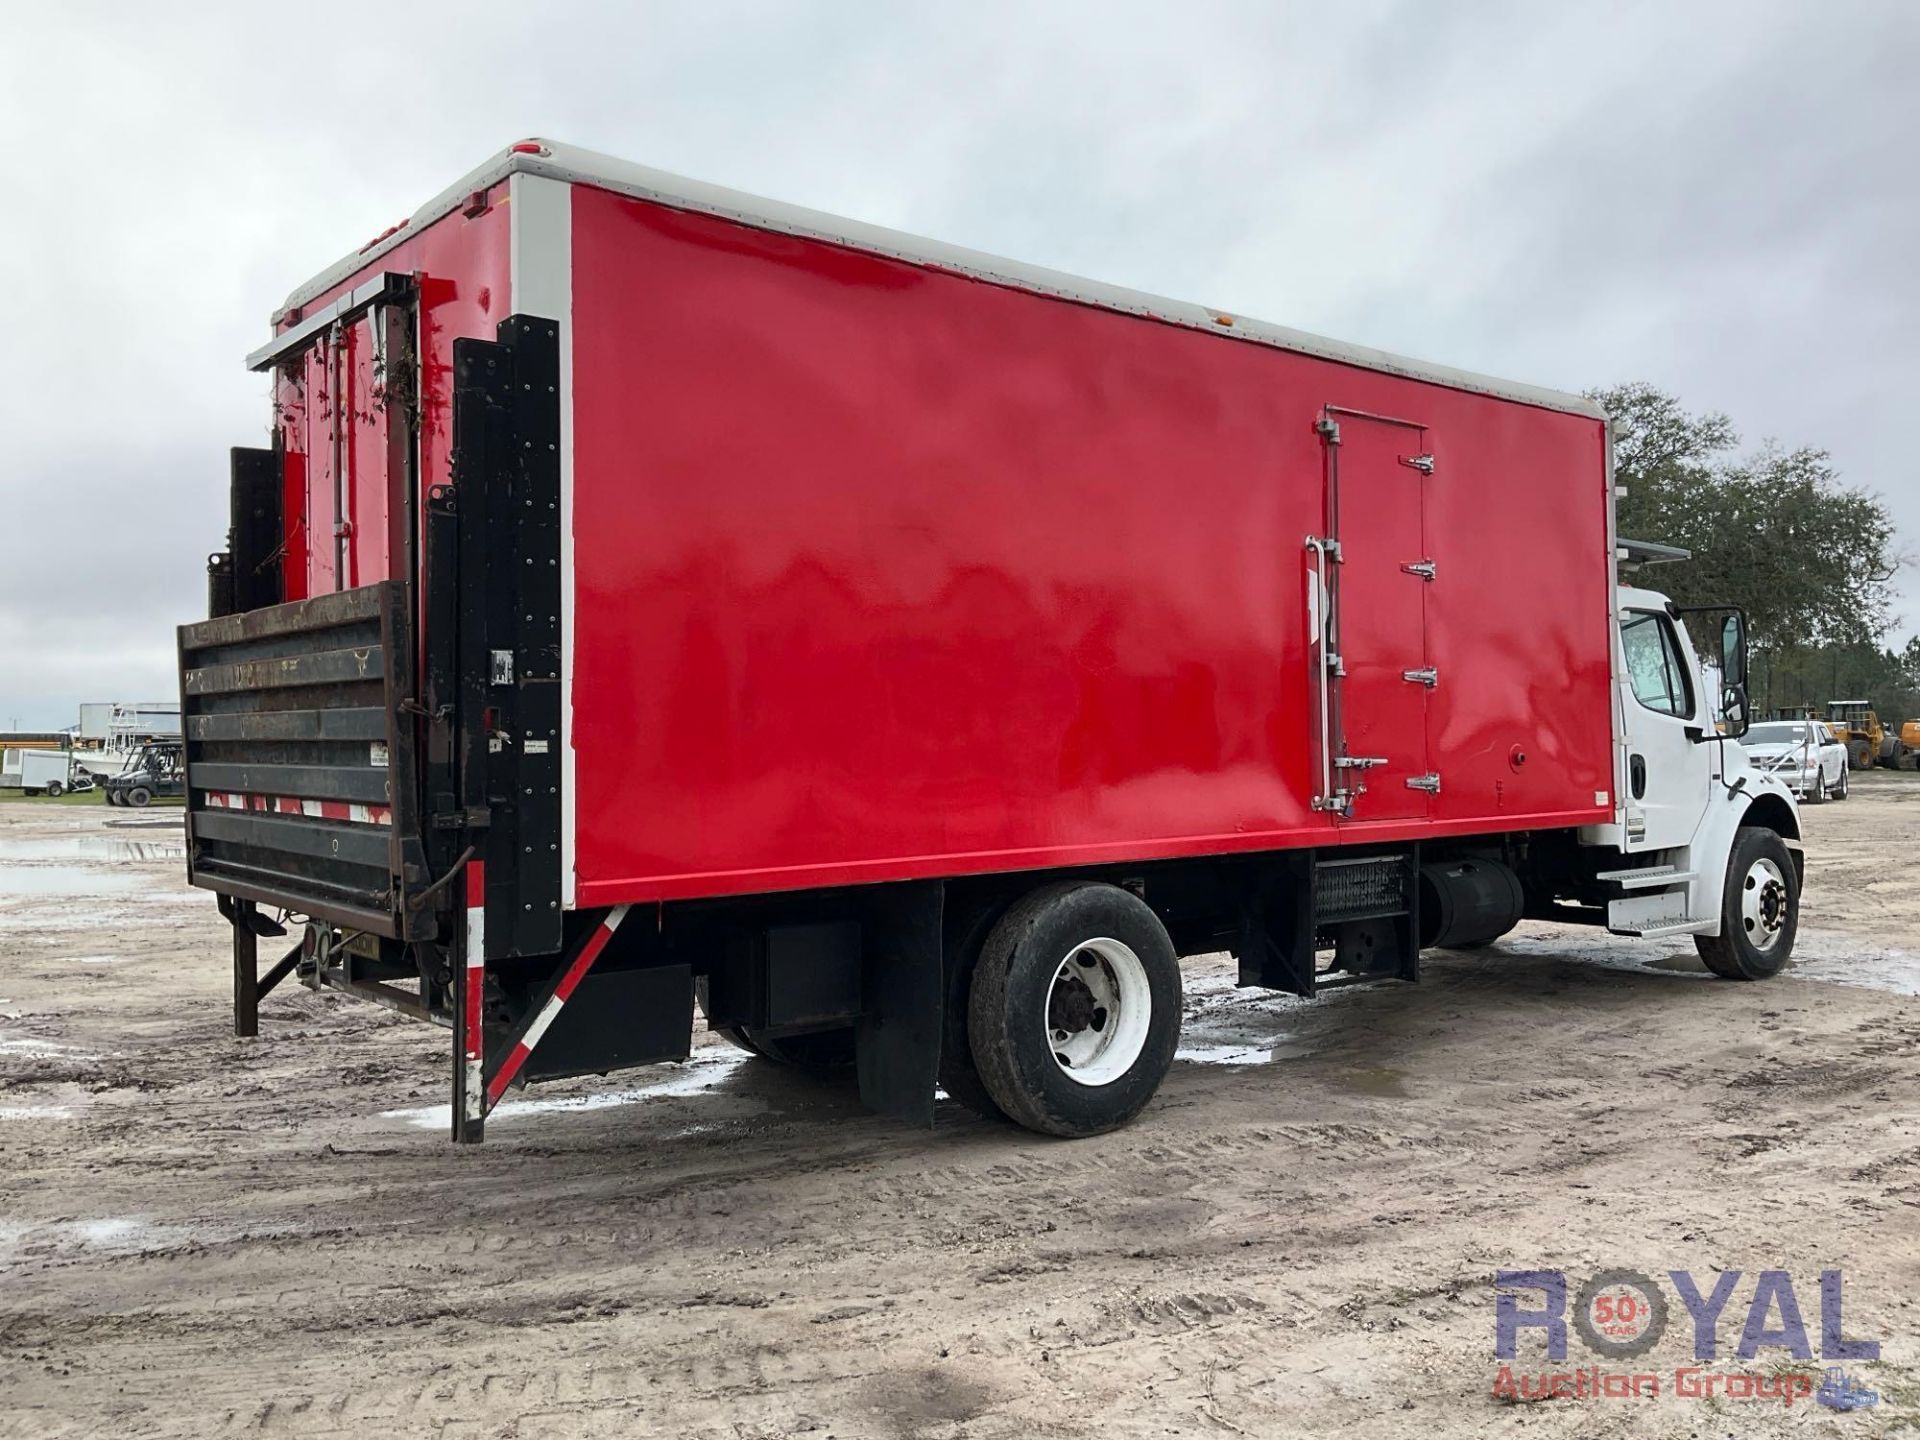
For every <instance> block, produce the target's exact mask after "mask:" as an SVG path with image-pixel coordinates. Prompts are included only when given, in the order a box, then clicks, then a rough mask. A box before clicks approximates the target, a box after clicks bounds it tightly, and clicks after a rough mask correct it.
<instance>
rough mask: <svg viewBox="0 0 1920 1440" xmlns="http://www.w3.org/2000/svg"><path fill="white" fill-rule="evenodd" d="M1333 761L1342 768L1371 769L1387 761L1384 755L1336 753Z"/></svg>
mask: <svg viewBox="0 0 1920 1440" xmlns="http://www.w3.org/2000/svg"><path fill="white" fill-rule="evenodd" d="M1333 763H1334V764H1335V765H1336V766H1338V767H1339V768H1340V769H1342V770H1371V769H1373V768H1374V766H1376V765H1384V764H1386V763H1387V757H1386V756H1384V755H1336V756H1334V757H1333Z"/></svg>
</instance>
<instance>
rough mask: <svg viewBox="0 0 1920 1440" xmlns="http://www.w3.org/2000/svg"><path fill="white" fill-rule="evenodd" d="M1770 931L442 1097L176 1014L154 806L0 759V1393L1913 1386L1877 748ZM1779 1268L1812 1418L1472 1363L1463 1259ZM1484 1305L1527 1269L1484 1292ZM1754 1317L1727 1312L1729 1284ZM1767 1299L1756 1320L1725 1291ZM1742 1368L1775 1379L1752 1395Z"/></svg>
mask: <svg viewBox="0 0 1920 1440" xmlns="http://www.w3.org/2000/svg"><path fill="white" fill-rule="evenodd" d="M1805 824H1806V828H1807V832H1808V843H1807V851H1808V873H1809V885H1808V891H1807V895H1806V903H1805V917H1804V920H1803V923H1802V931H1801V954H1802V956H1803V957H1804V958H1803V960H1802V961H1801V963H1799V964H1797V965H1796V967H1795V968H1794V970H1793V971H1792V972H1790V973H1789V975H1787V976H1784V977H1782V978H1780V979H1778V980H1776V981H1773V982H1771V983H1768V984H1762V985H1742V984H1735V983H1730V982H1724V981H1716V980H1712V979H1709V978H1707V977H1706V976H1705V975H1704V972H1702V971H1701V970H1700V969H1699V967H1698V965H1697V963H1696V962H1695V961H1694V960H1693V958H1692V957H1693V950H1692V946H1691V943H1690V942H1688V941H1686V940H1684V939H1683V940H1681V941H1679V942H1668V943H1663V944H1646V945H1643V944H1641V943H1639V942H1633V941H1625V940H1614V939H1612V938H1610V937H1607V936H1605V935H1599V936H1596V935H1594V934H1592V933H1589V932H1584V931H1576V930H1557V929H1553V928H1549V927H1539V926H1528V927H1523V929H1522V930H1521V931H1518V932H1516V933H1515V934H1514V935H1513V936H1510V937H1509V938H1508V939H1507V940H1506V941H1504V942H1502V943H1501V944H1500V945H1498V946H1496V947H1494V948H1491V949H1488V950H1484V951H1481V952H1478V953H1477V954H1474V955H1471V956H1468V955H1457V956H1456V955H1438V954H1435V955H1430V956H1429V957H1428V963H1427V967H1426V975H1425V978H1424V979H1423V981H1422V982H1421V983H1420V984H1418V985H1416V986H1404V985H1400V984H1397V983H1383V984H1377V985H1371V986H1365V987H1355V988H1349V989H1345V990H1342V991H1339V992H1337V993H1334V994H1330V995H1328V996H1325V997H1322V998H1321V999H1319V1000H1317V1001H1314V1002H1312V1003H1310V1004H1303V1003H1300V1002H1296V1001H1292V1000H1289V999H1284V998H1280V997H1275V996H1268V995H1264V994H1261V993H1259V992H1239V991H1236V990H1235V989H1234V988H1233V987H1232V984H1231V979H1232V976H1231V970H1230V968H1229V965H1228V962H1227V961H1226V960H1225V959H1224V958H1223V957H1214V958H1210V959H1206V960H1200V961H1192V962H1189V963H1188V967H1187V974H1188V987H1189V989H1188V993H1189V1000H1188V1005H1187V1015H1186V1033H1185V1039H1184V1041H1183V1044H1184V1046H1185V1048H1184V1050H1183V1052H1182V1059H1181V1061H1180V1063H1178V1064H1177V1065H1176V1066H1175V1068H1174V1072H1173V1074H1172V1075H1171V1076H1170V1077H1169V1079H1168V1081H1167V1083H1166V1085H1165V1087H1164V1088H1163V1089H1162V1091H1161V1093H1160V1097H1159V1099H1158V1101H1157V1102H1156V1103H1155V1104H1154V1105H1153V1106H1151V1107H1150V1108H1149V1109H1148V1110H1147V1112H1146V1113H1145V1114H1144V1115H1143V1116H1142V1117H1141V1119H1140V1120H1139V1121H1138V1122H1137V1123H1136V1124H1134V1125H1133V1126H1132V1127H1131V1128H1130V1129H1128V1130H1126V1131H1124V1132H1122V1133H1119V1134H1115V1135H1108V1136H1104V1137H1100V1138H1097V1139H1092V1140H1086V1141H1079V1142H1074V1143H1062V1142H1056V1141H1047V1140H1042V1139H1039V1138H1037V1137H1035V1136H1032V1135H1029V1134H1026V1133H1023V1132H1020V1131H1017V1130H1013V1129H1010V1128H1008V1127H1005V1126H1003V1125H999V1124H992V1123H988V1122H985V1121H981V1120H978V1119H975V1118H973V1117H972V1116H970V1115H969V1114H968V1113H967V1112H965V1111H963V1110H961V1109H960V1108H959V1107H957V1106H954V1105H951V1104H946V1103H943V1104H942V1106H941V1113H940V1115H939V1122H938V1125H937V1126H936V1128H935V1129H934V1130H933V1131H932V1132H931V1133H926V1132H918V1131H913V1130H909V1129H903V1128H901V1127H900V1126H898V1125H896V1124H894V1123H891V1122H888V1121H884V1120H880V1119H877V1118H875V1117H872V1116H870V1115H867V1114H865V1113H863V1112H861V1111H860V1110H859V1109H858V1108H857V1107H856V1105H855V1104H854V1103H853V1102H852V1100H851V1099H850V1097H849V1096H848V1094H847V1093H846V1092H845V1090H844V1089H842V1088H839V1087H836V1086H833V1085H830V1084H824V1083H818V1082H810V1081H806V1080H803V1079H799V1078H796V1077H795V1076H793V1075H791V1074H787V1073H783V1072H780V1071H777V1070H772V1069H770V1068H768V1067H767V1066H766V1065H765V1064H764V1062H758V1061H742V1060H741V1059H739V1057H738V1056H737V1055H736V1054H735V1052H733V1051H732V1050H730V1049H728V1048H726V1047H724V1046H722V1045H720V1044H718V1043H717V1042H716V1043H711V1044H709V1043H706V1042H705V1037H704V1036H703V1037H702V1041H703V1043H702V1044H701V1046H700V1048H698V1049H697V1050H696V1052H695V1058H694V1060H693V1061H692V1062H690V1063H689V1064H688V1065H686V1066H684V1067H661V1068H658V1069H655V1070H649V1071H640V1072H634V1073H632V1074H627V1075H620V1076H615V1077H612V1078H611V1079H607V1080H600V1081H596V1082H570V1083H568V1084H565V1085H562V1086H558V1087H550V1088H543V1089H539V1090H533V1091H528V1092H525V1093H524V1094H523V1095H522V1096H521V1097H520V1098H519V1099H517V1100H515V1101H512V1102H509V1105H508V1106H507V1107H506V1108H504V1109H502V1110H501V1111H499V1112H496V1116H495V1119H494V1120H493V1122H491V1123H490V1124H489V1139H488V1141H487V1143H486V1145H485V1146H483V1147H479V1148H475V1149H455V1148H454V1147H452V1146H451V1145H449V1144H448V1143H447V1141H446V1139H445V1138H444V1110H443V1109H441V1108H439V1107H441V1106H443V1104H444V1101H445V1082H444V1076H445V1072H446V1036H445V1033H444V1032H442V1031H438V1030H434V1029H430V1028H428V1027H425V1026H420V1025H417V1024H413V1023H410V1022H407V1021H403V1020H401V1019H399V1018H398V1017H396V1016H392V1015H389V1014H388V1013H386V1012H384V1011H381V1010H378V1009H375V1008H373V1007H371V1006H367V1005H364V1004H361V1003H357V1002H353V1001H349V1000H343V999H341V998H339V997H335V996H331V995H314V994H310V993H308V992H307V991H305V990H302V989H299V988H295V987H288V988H286V989H283V990H282V991H281V992H279V993H277V994H275V995H274V996H273V997H272V998H271V999H270V1000H269V1001H268V1002H267V1006H266V1011H265V1016H264V1019H263V1025H262V1034H261V1036H260V1037H259V1038H258V1039H257V1040H248V1041H240V1040H235V1039H233V1038H232V1037H231V1035H230V1034H229V1033H228V1010H227V1002H228V995H227V987H228V972H227V960H226V949H225V934H224V928H223V926H222V924H221V922H220V921H219V919H218V917H217V915H216V914H215V911H214V906H213V903H212V900H211V898H210V897H207V896H204V895H200V894H194V893H190V892H187V891H186V890H185V889H184V887H183V886H182V884H181V881H180V871H181V861H180V830H179V817H178V812H177V811H175V812H173V813H171V814H169V813H167V812H164V811H159V810H155V811H151V812H140V813H135V812H128V811H123V810H110V809H108V808H106V807H104V806H102V807H100V808H98V809H89V808H61V807H43V806H37V805H30V804H0V1434H4V1435H16V1434H18V1435H39V1434H88V1435H93V1434H115V1435H147V1434H169V1435H175V1434H178V1435H193V1436H211V1435H225V1434H229V1433H255V1432H259V1433H266V1434H325V1435H352V1436H372V1435H386V1434H396V1433H408V1434H413V1433H430V1434H440V1435H445V1436H526V1437H533V1436H556V1437H557V1436H611V1435H622V1436H625V1435H662V1436H687V1437H694V1436H699V1437H706V1436H712V1437H727V1440H739V1437H749V1436H774V1435H801V1434H804V1435H807V1436H809V1437H815V1440H819V1437H826V1436H840V1437H853V1436H870V1435H871V1436H906V1437H924V1440H943V1437H958V1436H967V1437H1003V1436H1004V1437H1014V1436H1019V1437H1029V1436H1083V1435H1096V1434H1097V1435H1100V1436H1103V1437H1113V1436H1149V1435H1151V1436H1166V1435H1254V1436H1273V1435H1294V1434H1302V1435H1308V1434H1312V1435H1320V1434H1339V1435H1341V1436H1343V1437H1361V1436H1376V1435H1378V1436H1403V1435H1479V1434H1495V1435H1507V1434H1518V1435H1529V1436H1574V1435H1579V1436H1588V1435H1603V1436H1604V1435H1634V1436H1640V1435H1647V1436H1654V1435H1660V1436H1665V1435H1681V1436H1701V1437H1706V1436H1714V1437H1718V1436H1722V1435H1729V1434H1739V1435H1746V1434H1754V1433H1760V1434H1776V1433H1777V1434H1788V1433H1791V1434H1795V1435H1799V1434H1805V1433H1834V1434H1846V1435H1875V1434H1885V1433H1891V1432H1893V1431H1896V1430H1900V1429H1902V1428H1907V1429H1920V1306H1916V1300H1917V1299H1920V998H1916V995H1917V993H1920V776H1914V775H1907V774H1902V775H1888V774H1878V775H1872V776H1868V777H1866V778H1865V780H1864V781H1861V782H1859V783H1857V784H1856V788H1855V791H1854V794H1853V797H1852V798H1851V799H1849V800H1848V801H1846V802H1844V803H1831V804H1827V805H1824V806H1820V807H1809V808H1808V809H1807V810H1806V812H1805ZM1541 1268H1558V1269H1562V1270H1564V1271H1566V1272H1567V1273H1568V1274H1569V1276H1570V1277H1571V1278H1570V1283H1571V1284H1572V1285H1573V1286H1574V1287H1576V1288H1577V1287H1578V1286H1579V1285H1580V1284H1582V1283H1583V1282H1584V1281H1585V1280H1586V1279H1587V1278H1588V1277H1590V1276H1592V1275H1593V1274H1595V1273H1596V1272H1598V1271H1601V1270H1604V1269H1610V1268H1627V1269H1631V1270H1635V1271H1640V1272H1644V1273H1646V1274H1649V1275H1652V1276H1655V1277H1659V1278H1660V1282H1661V1283H1662V1284H1663V1285H1667V1291H1666V1293H1667V1294H1668V1296H1669V1297H1671V1296H1672V1295H1673V1289H1672V1286H1671V1285H1670V1284H1668V1282H1667V1281H1666V1279H1665V1277H1666V1274H1667V1272H1668V1271H1671V1270H1676V1269H1681V1270H1690V1271H1691V1272H1692V1273H1693V1274H1694V1275H1695V1276H1696V1277H1704V1278H1703V1279H1702V1281H1701V1288H1702V1290H1703V1291H1704V1290H1706V1289H1707V1288H1709V1287H1710V1285H1711V1283H1712V1280H1713V1276H1712V1274H1711V1273H1709V1272H1716V1271H1726V1270H1735V1269H1738V1270H1741V1271H1743V1272H1745V1274H1744V1277H1743V1279H1742V1280H1741V1281H1740V1282H1739V1283H1738V1285H1737V1288H1736V1290H1735V1292H1734V1297H1733V1300H1732V1302H1731V1303H1730V1305H1729V1307H1728V1311H1727V1315H1728V1317H1729V1318H1727V1319H1725V1320H1723V1322H1722V1324H1721V1327H1720V1333H1721V1340H1720V1351H1719V1358H1718V1359H1717V1361H1715V1362H1713V1363H1711V1364H1708V1365H1707V1366H1705V1367H1704V1368H1706V1369H1707V1370H1709V1371H1714V1372H1729V1373H1732V1372H1737V1373H1742V1374H1746V1373H1758V1374H1761V1375H1763V1376H1767V1377H1771V1379H1772V1380H1773V1382H1774V1383H1776V1384H1777V1382H1778V1379H1779V1377H1780V1376H1781V1375H1782V1374H1785V1375H1788V1376H1790V1377H1791V1376H1796V1375H1798V1376H1808V1377H1811V1378H1812V1379H1815V1380H1817V1379H1818V1378H1819V1376H1820V1373H1821V1372H1820V1360H1819V1358H1818V1356H1817V1355H1816V1357H1815V1358H1814V1359H1813V1360H1812V1361H1810V1362H1800V1361H1797V1360H1795V1358H1794V1357H1793V1356H1792V1355H1791V1354H1790V1353H1789V1351H1788V1350H1787V1349H1784V1348H1780V1347H1779V1346H1777V1345H1776V1346H1774V1347H1771V1348H1766V1349H1762V1350H1761V1351H1760V1352H1759V1353H1758V1355H1757V1357H1755V1358H1754V1359H1753V1360H1750V1361H1736V1360H1735V1359H1734V1358H1733V1357H1732V1355H1731V1351H1732V1348H1733V1344H1734V1339H1735V1337H1736V1336H1737V1335H1738V1333H1739V1331H1740V1327H1741V1322H1742V1320H1743V1318H1744V1317H1745V1314H1746V1312H1747V1309H1748V1303H1749V1301H1750V1300H1751V1298H1752V1297H1753V1295H1754V1292H1755V1286H1756V1280H1755V1273H1756V1272H1759V1271H1762V1270H1782V1271H1787V1272H1789V1273H1790V1275H1791V1278H1792V1283H1793V1285H1794V1287H1795V1290H1796V1292H1797V1296H1798V1299H1799V1302H1800V1307H1801V1310H1802V1312H1803V1315H1804V1319H1805V1323H1806V1326H1807V1329H1808V1332H1809V1334H1810V1336H1811V1337H1812V1340H1813V1343H1814V1345H1815V1347H1816V1349H1817V1347H1818V1346H1819V1344H1820V1323H1821V1322H1820V1314H1819V1311H1820V1290H1819V1284H1820V1282H1819V1273H1820V1272H1821V1271H1822V1270H1826V1269H1838V1270H1841V1271H1843V1272H1844V1299H1845V1310H1844V1322H1843V1323H1844V1327H1845V1330H1846V1332H1847V1335H1848V1336H1849V1337H1867V1338H1874V1339H1878V1340H1879V1341H1880V1342H1881V1345H1882V1352H1881V1358H1880V1360H1879V1361H1877V1362H1855V1361H1850V1362H1848V1365H1847V1369H1848V1371H1849V1373H1850V1374H1852V1375H1853V1376H1854V1377H1855V1378H1856V1379H1858V1380H1860V1381H1861V1382H1863V1383H1865V1384H1867V1385H1869V1386H1871V1387H1872V1388H1873V1389H1874V1390H1876V1391H1877V1392H1878V1394H1879V1396H1880V1403H1879V1404H1878V1405H1877V1406H1876V1407H1874V1408H1872V1409H1865V1410H1860V1411H1857V1412H1855V1413H1850V1414H1849V1413H1836V1412H1834V1411H1832V1410H1830V1409H1827V1408H1822V1407H1821V1406H1819V1405H1816V1404H1814V1403H1811V1402H1810V1401H1809V1400H1807V1399H1806V1398H1805V1397H1804V1395H1803V1396H1802V1398H1800V1399H1799V1401H1798V1403H1796V1404H1794V1405H1792V1406H1787V1405H1784V1404H1783V1403H1782V1402H1781V1401H1780V1400H1778V1399H1773V1400H1758V1399H1749V1398H1724V1397H1721V1396H1713V1397H1705V1398H1702V1397H1698V1396H1695V1395H1690V1394H1689V1395H1676V1394H1674V1393H1672V1388H1671V1384H1670V1382H1671V1381H1672V1378H1673V1372H1674V1370H1675V1367H1678V1366H1684V1365H1687V1364H1690V1363H1691V1361H1690V1359H1689V1356H1690V1354H1691V1345H1692V1332H1691V1327H1690V1323H1689V1322H1688V1321H1687V1320H1686V1317H1685V1315H1684V1314H1683V1313H1682V1312H1681V1311H1680V1309H1679V1306H1678V1302H1677V1301H1675V1302H1672V1303H1673V1312H1672V1320H1673V1322H1674V1323H1672V1324H1671V1325H1670V1326H1669V1328H1668V1330H1667V1332H1666V1334H1665V1335H1664V1337H1663V1338H1662V1339H1661V1341H1660V1342H1659V1344H1658V1345H1657V1346H1656V1347H1655V1349H1654V1350H1653V1352H1652V1353H1651V1354H1649V1355H1648V1356H1646V1357H1645V1358H1644V1359H1642V1360H1637V1361H1631V1362H1596V1360H1595V1358H1594V1357H1593V1356H1592V1355H1591V1354H1590V1353H1588V1352H1586V1351H1584V1350H1583V1349H1582V1348H1581V1346H1580V1343H1579V1342H1578V1341H1577V1340H1576V1341H1575V1342H1574V1349H1573V1354H1572V1356H1571V1357H1570V1360H1569V1362H1568V1363H1566V1364H1562V1365H1552V1366H1550V1365H1547V1364H1546V1363H1545V1362H1544V1361H1543V1359H1542V1358H1541V1357H1542V1350H1541V1347H1540V1344H1539V1342H1538V1340H1537V1338H1535V1337H1536V1336H1537V1332H1529V1334H1528V1338H1527V1340H1526V1341H1525V1342H1524V1344H1523V1347H1522V1350H1521V1359H1520V1361H1518V1362H1516V1365H1517V1369H1518V1370H1519V1371H1520V1372H1521V1373H1524V1374H1527V1375H1533V1374H1537V1373H1538V1372H1540V1371H1541V1370H1543V1369H1547V1370H1555V1371H1563V1372H1565V1371H1571V1370H1572V1369H1574V1368H1575V1367H1576V1366H1577V1367H1590V1366H1592V1365H1594V1364H1596V1363H1602V1364H1609V1365H1611V1366H1612V1367H1613V1368H1616V1369H1618V1368H1626V1369H1644V1370H1650V1371H1655V1372H1657V1373H1659V1374H1660V1375H1661V1377H1662V1389H1661V1393H1660V1395H1659V1396H1658V1397H1657V1398H1638V1399H1622V1398H1562V1399H1555V1400H1551V1401H1545V1402H1539V1403H1524V1402H1523V1403H1510V1402H1508V1401H1506V1400H1504V1399H1502V1398H1499V1397H1496V1396H1495V1394H1494V1393H1493V1392H1494V1385H1495V1381H1496V1379H1497V1377H1498V1372H1499V1368H1500V1362H1499V1361H1498V1360H1497V1359H1496V1358H1495V1353H1494V1339H1495V1300H1494V1293H1493V1284H1492V1280H1493V1276H1494V1273H1495V1272H1496V1271H1498V1270H1502V1269H1541ZM1525 1303H1526V1304H1527V1305H1528V1306H1531V1305H1533V1304H1535V1303H1537V1297H1536V1296H1531V1295H1530V1296H1528V1297H1527V1299H1526V1302H1525ZM1775 1313H1776V1315H1777V1312H1775ZM1776 1323H1777V1321H1776ZM1789 1388H1790V1387H1789Z"/></svg>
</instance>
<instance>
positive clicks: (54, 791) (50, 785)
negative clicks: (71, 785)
mask: <svg viewBox="0 0 1920 1440" xmlns="http://www.w3.org/2000/svg"><path fill="white" fill-rule="evenodd" d="M66 793H67V787H66V786H64V785H62V784H61V783H60V782H59V781H58V780H49V781H48V782H47V798H48V799H49V800H58V799H59V798H60V797H61V796H62V795H64V794H66Z"/></svg>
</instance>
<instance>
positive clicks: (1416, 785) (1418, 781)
mask: <svg viewBox="0 0 1920 1440" xmlns="http://www.w3.org/2000/svg"><path fill="white" fill-rule="evenodd" d="M1407 789H1409V790H1424V791H1426V792H1427V794H1429V795H1438V794H1439V793H1440V777H1439V776H1438V775H1437V774H1434V773H1433V772H1431V771H1429V772H1428V773H1427V774H1425V775H1409V776H1408V777H1407Z"/></svg>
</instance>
